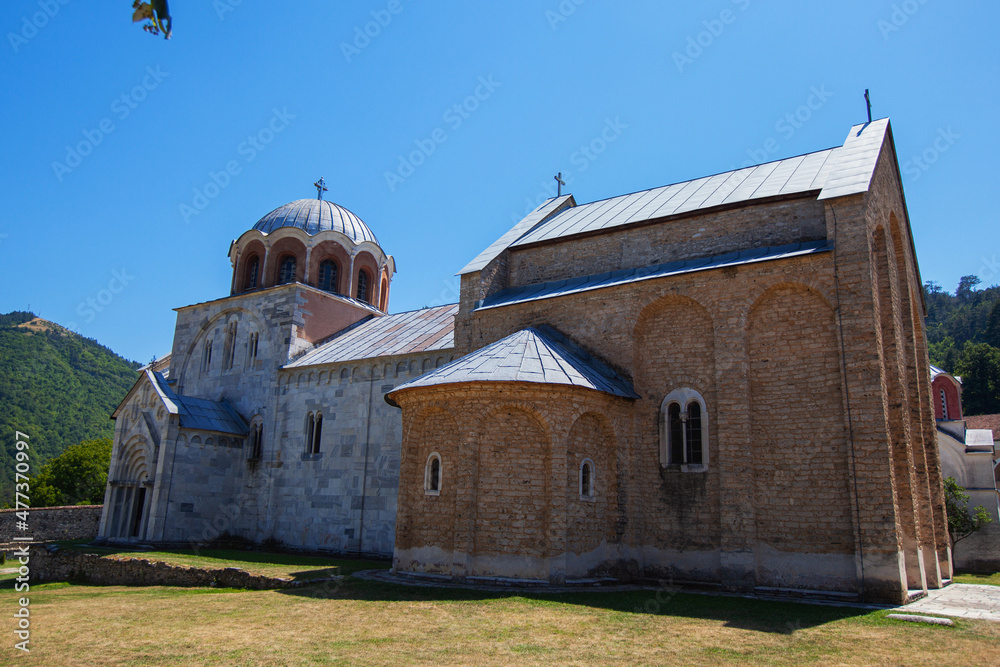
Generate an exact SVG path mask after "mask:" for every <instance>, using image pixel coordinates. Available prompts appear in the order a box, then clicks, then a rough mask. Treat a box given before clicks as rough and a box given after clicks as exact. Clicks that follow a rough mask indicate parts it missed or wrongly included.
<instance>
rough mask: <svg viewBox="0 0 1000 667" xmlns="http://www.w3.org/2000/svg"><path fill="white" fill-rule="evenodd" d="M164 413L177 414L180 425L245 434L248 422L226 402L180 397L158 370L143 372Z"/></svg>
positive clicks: (202, 429)
mask: <svg viewBox="0 0 1000 667" xmlns="http://www.w3.org/2000/svg"><path fill="white" fill-rule="evenodd" d="M145 374H146V378H147V379H148V380H149V382H150V384H152V385H153V389H155V390H156V393H157V394H158V395H159V396H160V400H162V401H163V405H164V407H166V408H167V412H169V413H170V414H172V415H178V416H179V417H180V427H181V428H189V429H194V430H198V431H213V432H216V433H229V434H231V435H238V436H240V437H244V438H245V437H246V436H247V434H248V433H249V432H250V425H249V424H247V421H246V420H245V419H243V417H242V416H241V415H240V413H238V412H237V411H236V409H235V408H234V407H233V406H232V405H230V404H229V402H228V401H224V400H223V401H212V400H209V399H207V398H194V397H192V396H182V395H180V394H177V393H175V392H174V390H173V389H171V388H170V385H169V384H167V380H166V378H164V377H163V375H162V374H161V373H154V372H152V371H148V370H147V371H145Z"/></svg>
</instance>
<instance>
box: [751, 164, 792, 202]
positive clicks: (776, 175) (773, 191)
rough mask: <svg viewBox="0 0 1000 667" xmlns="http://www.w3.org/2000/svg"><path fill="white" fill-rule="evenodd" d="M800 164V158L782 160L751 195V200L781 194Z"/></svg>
mask: <svg viewBox="0 0 1000 667" xmlns="http://www.w3.org/2000/svg"><path fill="white" fill-rule="evenodd" d="M800 164H802V158H801V157H793V158H789V159H787V160H782V161H781V162H779V163H777V165H775V167H774V171H772V172H771V173H770V174H768V176H767V178H765V179H764V182H763V183H761V184H760V187H758V188H757V190H756V191H755V192H754V193H753V196H752V197H751V199H763V198H765V197H776V196H778V195H779V194H781V189H782V188H783V187H785V184H786V183H788V180H789V179H790V178H791V177H792V174H794V173H795V170H796V169H798V167H799V165H800Z"/></svg>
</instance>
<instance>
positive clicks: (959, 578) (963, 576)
mask: <svg viewBox="0 0 1000 667" xmlns="http://www.w3.org/2000/svg"><path fill="white" fill-rule="evenodd" d="M952 581H954V582H955V583H956V584H987V585H989V586H1000V572H994V573H993V574H984V573H981V572H955V577H954V578H953V579H952Z"/></svg>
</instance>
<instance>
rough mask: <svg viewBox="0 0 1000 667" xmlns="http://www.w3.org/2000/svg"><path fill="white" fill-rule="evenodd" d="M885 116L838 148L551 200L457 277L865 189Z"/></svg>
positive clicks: (860, 128) (886, 124)
mask: <svg viewBox="0 0 1000 667" xmlns="http://www.w3.org/2000/svg"><path fill="white" fill-rule="evenodd" d="M888 131H889V119H887V118H883V119H881V120H876V121H873V122H872V123H866V124H863V125H855V126H854V127H852V128H851V131H850V132H849V133H848V135H847V139H846V141H845V142H844V144H843V145H842V146H838V147H836V148H830V149H828V150H824V151H819V152H816V153H808V154H806V155H800V156H797V157H792V158H788V159H785V160H778V161H776V162H768V163H766V164H761V165H757V166H755V167H747V168H745V169H737V170H735V171H728V172H725V173H722V174H716V175H715V176H706V177H704V178H698V179H695V180H692V181H684V182H682V183H675V184H673V185H666V186H663V187H659V188H653V189H652V190H643V191H641V192H634V193H632V194H627V195H621V196H618V197H612V198H610V199H603V200H600V201H596V202H592V203H589V204H583V205H580V206H577V205H576V204H575V202H573V201H572V200H571V199H570V198H569V197H570V196H569V195H567V196H565V197H562V198H560V199H549V200H547V201H546V202H545V203H543V204H542V205H541V206H539V207H538V208H537V209H535V210H534V211H532V212H531V213H530V214H529V215H528V216H527V217H526V218H524V220H522V221H521V222H519V223H518V224H517V225H515V226H514V227H513V228H512V229H510V230H509V231H508V232H507V233H506V234H504V235H503V236H502V237H500V239H498V240H497V241H496V242H494V243H493V244H492V245H491V246H490V247H489V248H487V249H486V250H484V251H483V252H482V253H480V255H479V257H477V258H476V259H475V260H473V261H472V262H470V263H469V265H468V266H466V267H465V268H464V269H462V271H461V273H463V274H464V273H472V272H474V271H479V270H481V269H482V268H483V267H485V266H486V264H487V263H489V261H491V260H492V259H493V258H495V257H496V256H497V255H499V254H500V253H501V252H503V250H505V249H507V248H516V247H519V246H525V245H529V244H532V243H539V242H543V241H551V240H554V239H559V238H566V237H570V236H575V235H579V234H589V233H595V232H600V231H604V230H608V229H613V228H616V227H623V226H626V225H632V224H636V223H641V222H645V221H647V220H654V219H659V218H666V217H670V216H674V215H681V214H684V213H691V212H693V211H702V210H707V209H711V208H714V207H717V206H730V205H733V204H740V203H745V202H753V201H756V200H763V199H767V198H771V197H783V196H789V195H804V194H806V193H810V192H816V193H817V198H818V199H820V200H822V199H830V198H833V197H844V196H848V195H852V194H859V193H862V192H867V190H868V187H869V185H870V184H871V179H872V176H873V175H874V171H875V163H876V162H877V160H878V156H879V153H880V151H881V149H882V144H883V142H884V141H885V139H886V137H887V136H888Z"/></svg>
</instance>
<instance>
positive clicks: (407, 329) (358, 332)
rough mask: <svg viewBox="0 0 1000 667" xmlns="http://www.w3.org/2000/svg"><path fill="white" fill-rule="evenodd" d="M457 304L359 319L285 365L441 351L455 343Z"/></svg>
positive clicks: (315, 364)
mask: <svg viewBox="0 0 1000 667" xmlns="http://www.w3.org/2000/svg"><path fill="white" fill-rule="evenodd" d="M456 313H458V304H457V303H452V304H449V305H447V306H438V307H436V308H424V309H423V310H411V311H409V312H406V313H397V314H395V315H386V316H384V317H374V318H371V319H367V320H363V321H362V322H361V323H360V324H356V325H354V326H352V327H348V328H347V329H344V330H343V331H341V332H340V333H338V334H336V335H335V336H334V337H333V338H332V339H331V340H328V341H326V342H325V343H323V344H321V345H320V346H319V347H317V348H316V349H314V350H311V351H310V352H307V353H306V354H305V355H303V356H302V357H300V358H298V359H296V360H295V361H293V362H291V363H290V364H287V365H285V368H301V367H303V366H319V365H321V364H334V363H339V362H343V361H355V360H359V359H374V358H375V357H388V356H393V355H399V354H411V353H417V352H430V351H434V350H444V349H449V348H452V347H454V346H455V314H456Z"/></svg>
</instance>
